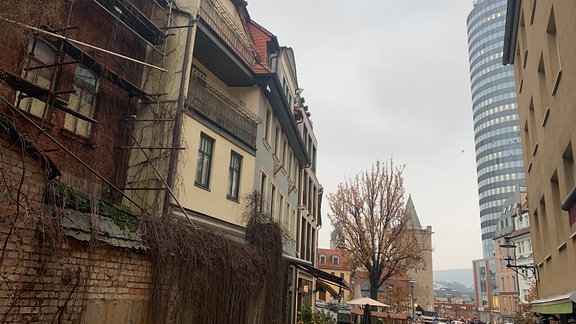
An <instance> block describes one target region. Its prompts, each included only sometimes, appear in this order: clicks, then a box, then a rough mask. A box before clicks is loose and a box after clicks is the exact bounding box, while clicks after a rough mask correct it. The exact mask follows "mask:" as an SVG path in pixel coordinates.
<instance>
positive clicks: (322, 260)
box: [319, 254, 326, 263]
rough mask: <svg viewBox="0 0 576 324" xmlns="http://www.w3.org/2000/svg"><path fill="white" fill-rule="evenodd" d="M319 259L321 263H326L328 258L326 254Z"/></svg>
mask: <svg viewBox="0 0 576 324" xmlns="http://www.w3.org/2000/svg"><path fill="white" fill-rule="evenodd" d="M319 259H320V263H326V256H325V255H324V254H320V256H319Z"/></svg>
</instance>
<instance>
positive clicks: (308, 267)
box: [284, 255, 350, 290]
mask: <svg viewBox="0 0 576 324" xmlns="http://www.w3.org/2000/svg"><path fill="white" fill-rule="evenodd" d="M284 258H285V259H287V260H288V261H289V262H290V264H292V265H293V266H294V267H296V268H298V269H300V270H302V271H304V272H306V273H308V274H310V275H311V276H313V277H315V278H316V279H320V280H324V281H327V282H330V283H332V284H334V285H337V286H340V287H342V288H344V289H346V290H350V286H349V285H348V283H347V282H346V280H344V278H340V277H338V276H335V275H333V274H331V273H328V272H325V271H322V270H320V269H318V268H316V267H314V266H313V265H312V264H311V263H310V262H309V261H306V260H302V259H298V258H295V257H292V256H287V255H284Z"/></svg>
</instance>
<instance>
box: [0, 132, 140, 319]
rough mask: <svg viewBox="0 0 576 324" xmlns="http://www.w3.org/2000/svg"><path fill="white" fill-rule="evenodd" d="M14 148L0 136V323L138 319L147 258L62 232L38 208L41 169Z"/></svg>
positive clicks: (42, 169)
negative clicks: (18, 202)
mask: <svg viewBox="0 0 576 324" xmlns="http://www.w3.org/2000/svg"><path fill="white" fill-rule="evenodd" d="M0 135H1V134H0ZM18 148H19V144H18V143H12V142H8V141H7V140H6V139H4V138H2V137H1V136H0V248H2V247H3V246H4V245H5V248H2V251H0V255H1V256H2V257H1V259H0V262H1V263H0V322H1V321H5V322H8V323H30V322H37V323H47V322H58V321H60V322H63V323H69V322H75V323H78V322H81V323H142V322H144V321H145V311H144V310H145V305H146V300H147V298H148V288H149V283H150V274H149V273H150V264H149V262H148V260H147V258H146V257H145V256H144V255H143V254H141V253H137V252H134V251H130V250H127V249H121V248H115V247H112V246H110V245H107V244H104V243H100V242H98V241H97V240H92V241H91V242H95V243H86V242H80V241H77V240H75V239H72V238H70V237H67V236H64V235H62V232H61V231H60V230H59V226H58V221H57V217H56V218H52V217H48V216H46V215H44V213H43V212H42V208H43V206H42V194H43V192H44V187H45V184H46V177H45V167H44V166H43V164H42V163H41V162H40V161H39V160H38V159H37V158H35V157H33V156H30V155H28V154H24V155H23V154H22V153H21V151H20V150H19V149H18ZM22 174H24V178H23V182H22V185H21V186H20V179H21V176H22ZM19 187H21V193H22V194H21V195H20V198H19V200H20V206H21V207H20V208H19V209H18V208H16V203H15V200H16V199H18V196H17V195H16V193H17V191H18V190H17V188H19Z"/></svg>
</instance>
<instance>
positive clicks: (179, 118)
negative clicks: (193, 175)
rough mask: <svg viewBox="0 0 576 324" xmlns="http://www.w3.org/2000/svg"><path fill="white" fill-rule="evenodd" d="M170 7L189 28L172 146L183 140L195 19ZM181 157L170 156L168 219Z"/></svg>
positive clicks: (166, 197)
mask: <svg viewBox="0 0 576 324" xmlns="http://www.w3.org/2000/svg"><path fill="white" fill-rule="evenodd" d="M168 5H169V6H173V8H172V9H173V10H174V12H175V13H177V14H181V15H184V16H187V17H188V28H187V32H186V45H185V52H184V60H183V62H182V76H181V78H180V90H179V94H178V107H177V109H176V115H175V116H174V131H173V132H172V145H175V144H177V143H180V141H181V139H182V123H183V113H184V101H185V98H186V93H185V89H187V88H188V87H186V83H187V82H188V81H189V75H190V73H189V71H190V69H189V68H188V65H189V64H190V56H191V53H190V46H191V44H192V34H193V28H194V26H195V22H196V20H195V18H194V16H193V14H192V13H190V12H187V11H185V10H182V9H180V8H178V7H177V6H176V4H174V3H173V2H172V1H170V2H168ZM179 155H180V150H173V151H172V154H170V159H169V161H168V176H167V179H166V182H167V184H168V188H169V189H170V190H166V192H165V194H164V203H163V208H162V217H167V216H168V213H169V211H170V205H171V204H170V199H171V198H172V192H173V190H174V186H175V182H176V171H175V170H176V169H177V164H178V158H179Z"/></svg>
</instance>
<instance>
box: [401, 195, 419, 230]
mask: <svg viewBox="0 0 576 324" xmlns="http://www.w3.org/2000/svg"><path fill="white" fill-rule="evenodd" d="M405 213H407V214H408V215H409V216H410V221H409V222H408V228H409V229H417V230H421V229H422V225H421V224H420V219H419V218H418V214H417V213H416V208H414V202H413V201H412V194H408V202H406V210H405Z"/></svg>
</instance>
